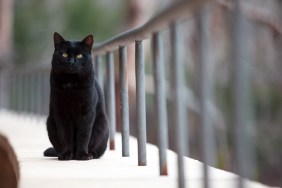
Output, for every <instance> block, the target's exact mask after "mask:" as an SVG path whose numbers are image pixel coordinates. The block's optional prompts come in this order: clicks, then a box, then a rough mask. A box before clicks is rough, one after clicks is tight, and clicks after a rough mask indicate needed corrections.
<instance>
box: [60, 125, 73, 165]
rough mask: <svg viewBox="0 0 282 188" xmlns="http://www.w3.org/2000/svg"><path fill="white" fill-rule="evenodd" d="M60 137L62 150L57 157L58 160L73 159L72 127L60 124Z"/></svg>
mask: <svg viewBox="0 0 282 188" xmlns="http://www.w3.org/2000/svg"><path fill="white" fill-rule="evenodd" d="M59 126H60V135H61V138H62V139H61V140H62V145H63V150H62V152H61V153H59V155H58V159H59V160H62V161H66V160H72V159H73V127H72V126H71V125H69V124H67V123H60V124H59Z"/></svg>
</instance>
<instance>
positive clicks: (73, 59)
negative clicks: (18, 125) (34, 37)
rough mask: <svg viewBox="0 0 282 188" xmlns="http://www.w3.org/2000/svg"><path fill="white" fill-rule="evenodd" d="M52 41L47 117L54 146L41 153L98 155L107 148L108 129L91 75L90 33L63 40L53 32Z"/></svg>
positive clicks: (62, 156) (78, 156)
mask: <svg viewBox="0 0 282 188" xmlns="http://www.w3.org/2000/svg"><path fill="white" fill-rule="evenodd" d="M54 43H55V51H54V54H53V59H52V69H51V75H50V84H51V93H50V106H49V116H48V119H47V131H48V136H49V140H50V142H51V143H52V145H53V147H54V148H53V149H52V148H48V149H47V150H46V151H45V152H44V155H45V156H58V159H59V160H71V159H76V160H89V159H92V158H95V159H96V158H99V157H101V156H102V155H103V154H104V152H105V150H106V148H107V142H108V138H109V129H108V122H107V118H106V115H105V104H104V98H103V95H102V93H101V89H100V87H99V85H98V83H97V81H96V80H95V77H94V70H93V65H92V58H91V49H92V44H93V37H92V35H89V36H87V37H86V38H85V39H83V40H82V41H65V40H64V39H63V37H61V36H60V35H59V34H58V33H55V34H54ZM64 53H65V54H64ZM63 54H64V55H63ZM66 54H67V57H66ZM78 54H82V57H80V58H78V56H77V55H78Z"/></svg>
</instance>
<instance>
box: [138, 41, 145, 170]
mask: <svg viewBox="0 0 282 188" xmlns="http://www.w3.org/2000/svg"><path fill="white" fill-rule="evenodd" d="M135 61H136V62H135V63H136V65H135V72H136V105H137V116H136V117H137V134H138V135H137V141H138V165H139V166H146V165H147V156H146V140H147V138H146V100H145V74H144V52H143V43H142V41H136V42H135Z"/></svg>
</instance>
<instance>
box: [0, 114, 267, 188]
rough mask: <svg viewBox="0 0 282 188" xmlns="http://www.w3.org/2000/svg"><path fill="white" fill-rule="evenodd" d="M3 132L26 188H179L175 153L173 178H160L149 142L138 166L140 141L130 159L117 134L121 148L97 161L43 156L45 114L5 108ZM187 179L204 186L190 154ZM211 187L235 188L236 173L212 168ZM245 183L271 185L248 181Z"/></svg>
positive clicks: (259, 186) (171, 166)
mask: <svg viewBox="0 0 282 188" xmlns="http://www.w3.org/2000/svg"><path fill="white" fill-rule="evenodd" d="M0 132H1V133H3V134H5V135H6V136H7V137H8V138H9V140H10V142H11V144H12V145H13V147H14V150H15V152H16V154H17V157H18V160H19V163H20V172H21V178H20V187H21V188H47V187H52V188H56V187H68V188H73V187H79V188H87V187H91V188H92V187H95V188H97V187H101V188H113V187H115V188H118V187H122V188H126V187H130V188H133V187H134V188H139V187H140V188H144V187H145V188H149V187H162V188H165V187H173V188H175V187H177V168H176V166H177V165H176V164H177V163H176V154H175V153H174V152H172V151H168V172H169V175H168V176H163V177H161V176H159V167H158V164H159V163H158V149H157V147H156V146H154V145H151V144H147V155H148V166H146V167H139V166H137V141H136V139H135V138H133V137H131V138H130V157H121V136H120V134H117V136H116V142H117V146H116V148H117V150H116V151H109V150H108V151H107V152H106V153H105V155H104V156H103V157H102V158H101V159H98V160H90V161H58V160H57V158H51V157H50V158H46V157H43V151H44V150H45V149H46V148H47V147H50V143H49V140H48V137H47V132H46V127H45V118H44V117H40V118H39V117H36V116H34V117H32V116H30V115H28V116H27V115H26V116H24V115H16V114H13V113H11V112H6V111H0ZM185 168H186V180H187V184H188V186H189V187H193V188H197V187H199V188H200V187H202V163H201V162H199V161H197V160H193V159H190V158H185ZM209 170H210V172H211V178H210V182H211V187H215V188H219V187H223V188H227V187H228V188H232V187H236V177H237V176H236V175H234V174H232V173H229V172H226V171H223V170H219V169H215V168H209ZM245 182H246V187H250V188H263V187H267V186H264V185H262V184H260V183H256V182H252V181H249V180H246V181H245Z"/></svg>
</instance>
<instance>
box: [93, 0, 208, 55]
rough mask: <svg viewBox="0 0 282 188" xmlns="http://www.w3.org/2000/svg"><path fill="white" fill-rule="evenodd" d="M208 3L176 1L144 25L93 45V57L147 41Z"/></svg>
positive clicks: (199, 0)
mask: <svg viewBox="0 0 282 188" xmlns="http://www.w3.org/2000/svg"><path fill="white" fill-rule="evenodd" d="M209 1H212V0H197V1H189V0H184V1H178V2H177V3H174V4H172V5H171V6H169V7H167V8H166V9H164V10H163V11H161V12H159V13H157V14H156V15H155V16H154V17H152V18H151V19H150V20H149V21H148V22H146V23H145V24H144V25H142V26H140V27H136V28H133V29H131V30H129V31H126V32H124V33H121V34H118V35H116V36H115V37H113V38H110V39H108V40H106V41H105V42H102V43H100V44H96V45H94V48H93V51H94V53H95V55H102V54H105V53H106V52H108V51H112V50H114V49H118V47H119V46H125V45H127V44H129V43H133V42H135V41H141V40H144V39H147V38H149V37H150V36H151V35H152V33H154V32H158V31H162V30H164V29H166V28H168V27H169V26H170V25H171V24H172V22H173V21H175V20H178V21H179V20H187V19H188V18H191V17H192V16H193V12H196V11H197V10H199V9H200V7H201V6H202V5H203V4H204V3H206V2H209Z"/></svg>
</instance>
